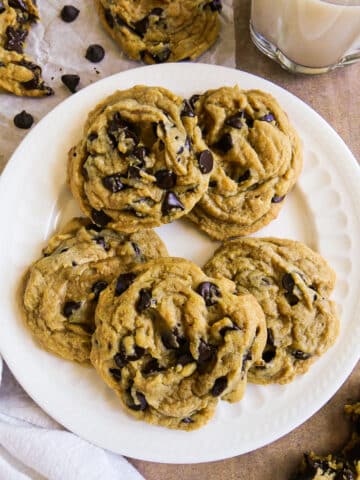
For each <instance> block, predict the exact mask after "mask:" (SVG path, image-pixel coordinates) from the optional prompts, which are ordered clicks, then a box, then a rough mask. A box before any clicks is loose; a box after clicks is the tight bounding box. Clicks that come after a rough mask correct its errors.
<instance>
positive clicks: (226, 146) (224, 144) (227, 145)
mask: <svg viewBox="0 0 360 480" xmlns="http://www.w3.org/2000/svg"><path fill="white" fill-rule="evenodd" d="M233 146H234V144H233V141H232V137H231V134H230V133H225V134H224V135H223V136H222V137H221V138H220V140H219V141H218V142H217V143H215V145H214V147H215V148H217V149H219V150H221V151H222V152H223V153H227V152H228V151H229V150H231V149H232V147H233Z"/></svg>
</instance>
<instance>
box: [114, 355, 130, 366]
mask: <svg viewBox="0 0 360 480" xmlns="http://www.w3.org/2000/svg"><path fill="white" fill-rule="evenodd" d="M114 362H115V364H116V365H117V366H118V367H119V368H123V367H125V365H126V364H127V363H128V362H127V360H126V358H125V356H124V355H123V353H121V352H119V353H117V354H116V355H115V356H114Z"/></svg>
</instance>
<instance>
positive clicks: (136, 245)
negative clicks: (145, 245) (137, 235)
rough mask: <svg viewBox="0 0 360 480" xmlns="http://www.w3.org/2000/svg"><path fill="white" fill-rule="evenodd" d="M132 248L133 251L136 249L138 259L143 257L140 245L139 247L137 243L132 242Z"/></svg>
mask: <svg viewBox="0 0 360 480" xmlns="http://www.w3.org/2000/svg"><path fill="white" fill-rule="evenodd" d="M131 246H132V247H133V249H134V252H135V255H136V256H137V257H140V256H141V250H140V247H139V245H138V244H137V243H135V242H131Z"/></svg>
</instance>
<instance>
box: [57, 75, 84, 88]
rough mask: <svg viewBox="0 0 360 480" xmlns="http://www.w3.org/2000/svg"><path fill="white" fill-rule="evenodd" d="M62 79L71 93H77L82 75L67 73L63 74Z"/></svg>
mask: <svg viewBox="0 0 360 480" xmlns="http://www.w3.org/2000/svg"><path fill="white" fill-rule="evenodd" d="M61 81H62V82H63V84H64V85H65V86H66V87H67V88H68V89H69V90H70V92H71V93H75V92H76V88H77V86H78V85H79V82H80V77H79V75H72V74H66V75H62V76H61Z"/></svg>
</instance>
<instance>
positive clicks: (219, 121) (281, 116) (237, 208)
mask: <svg viewBox="0 0 360 480" xmlns="http://www.w3.org/2000/svg"><path fill="white" fill-rule="evenodd" d="M190 104H191V105H192V106H193V107H194V109H195V112H196V114H197V115H198V117H199V125H200V127H201V128H202V131H203V136H204V139H205V141H206V143H207V144H208V145H209V146H210V148H211V150H212V152H213V154H214V155H215V157H216V168H214V170H213V172H212V173H211V178H210V184H209V189H208V191H207V192H206V193H205V195H204V196H203V198H202V199H201V201H200V202H199V203H198V204H197V205H196V207H195V208H194V209H193V210H192V211H191V213H190V214H189V215H188V218H189V219H190V220H192V221H193V222H195V223H196V224H197V225H198V226H199V227H200V228H201V229H202V230H204V231H205V232H206V233H207V234H208V235H210V236H211V237H213V238H215V239H218V240H225V239H226V238H229V237H234V236H240V235H248V234H250V233H252V232H255V231H257V230H259V229H260V228H262V227H264V226H265V225H267V224H268V223H269V222H270V221H271V220H273V219H274V218H276V216H277V215H278V213H279V211H280V209H281V207H282V205H283V203H284V199H285V197H286V195H287V194H288V193H289V191H290V190H291V188H292V187H293V186H294V184H295V182H296V179H297V178H298V176H299V174H300V171H301V167H302V153H301V144H300V140H299V138H298V136H297V134H296V132H295V130H294V128H293V127H292V126H291V124H290V122H289V119H288V117H287V115H286V113H285V112H284V111H283V110H282V109H281V107H280V106H279V104H278V102H277V101H276V100H275V99H274V98H273V97H272V96H271V95H269V94H267V93H265V92H261V91H259V90H247V91H245V90H241V89H240V88H239V87H238V86H235V87H222V88H219V89H217V90H209V91H208V92H206V93H204V94H203V95H194V96H193V97H192V98H191V99H190Z"/></svg>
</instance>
